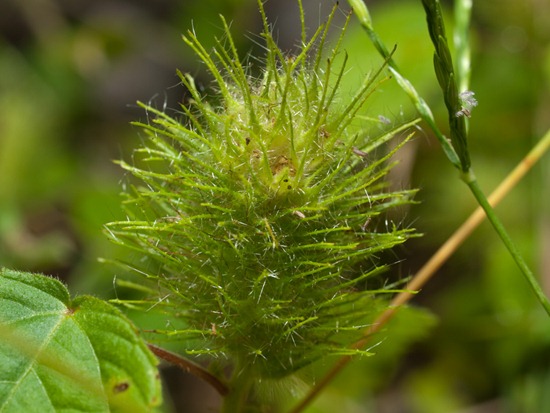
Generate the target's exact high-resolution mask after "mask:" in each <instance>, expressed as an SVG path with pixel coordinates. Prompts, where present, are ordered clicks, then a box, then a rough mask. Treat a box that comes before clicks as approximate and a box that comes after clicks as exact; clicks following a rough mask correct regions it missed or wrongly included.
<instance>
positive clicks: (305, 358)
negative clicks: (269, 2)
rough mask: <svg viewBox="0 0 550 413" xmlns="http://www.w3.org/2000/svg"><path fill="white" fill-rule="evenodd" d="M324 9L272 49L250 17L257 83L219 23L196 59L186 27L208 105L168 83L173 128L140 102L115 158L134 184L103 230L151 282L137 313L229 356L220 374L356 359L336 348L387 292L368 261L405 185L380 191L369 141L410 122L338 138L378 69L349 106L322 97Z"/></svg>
mask: <svg viewBox="0 0 550 413" xmlns="http://www.w3.org/2000/svg"><path fill="white" fill-rule="evenodd" d="M259 4H260V10H261V11H262V14H263V9H262V7H261V2H259ZM333 16H334V11H333V13H332V14H331V16H330V18H329V21H328V22H327V24H326V25H323V26H321V27H320V28H319V29H318V30H317V31H316V32H315V33H314V34H313V36H312V37H311V38H310V39H309V40H307V39H306V35H305V27H304V23H303V21H304V20H303V16H302V25H303V27H302V30H303V31H302V45H301V46H302V47H301V50H300V51H299V52H298V53H297V55H295V56H287V55H285V54H284V53H283V52H282V51H281V50H280V49H279V48H278V47H277V45H276V44H275V41H274V39H273V37H272V35H271V29H270V27H269V25H268V23H267V20H266V17H265V14H263V21H264V32H263V38H264V40H265V50H266V56H265V58H264V61H263V63H264V67H263V69H262V70H263V71H262V74H261V75H260V76H259V77H253V76H252V75H250V74H249V72H250V69H249V67H248V66H247V65H245V64H243V63H242V62H241V58H240V57H239V55H238V52H237V50H236V48H235V47H234V42H233V39H232V36H231V34H230V31H229V28H228V26H227V24H225V21H223V20H222V22H223V25H224V27H225V37H224V39H223V40H219V41H218V43H217V46H216V48H215V49H214V50H213V51H212V52H208V51H207V50H205V48H204V47H203V46H202V44H201V43H200V42H199V41H198V40H197V38H196V37H195V36H194V34H193V33H192V32H190V33H188V34H187V35H186V36H185V38H184V40H185V42H186V43H187V44H188V45H189V46H190V47H191V48H192V49H193V50H194V51H195V52H196V54H197V55H198V56H199V58H200V59H201V60H202V61H203V63H204V64H205V66H206V68H207V69H208V71H209V72H210V74H211V75H212V76H213V78H214V81H215V91H216V92H217V96H216V97H217V100H215V101H213V102H212V101H207V99H206V98H205V97H204V96H203V94H202V93H201V92H200V91H199V89H198V88H197V86H196V84H195V82H194V80H193V78H192V77H191V76H189V75H185V74H181V75H180V77H181V80H182V83H183V84H184V85H185V86H186V88H187V89H188V91H189V94H190V95H191V97H190V99H189V102H188V104H185V105H182V107H181V110H182V112H183V115H184V118H183V120H179V119H175V118H174V117H171V116H169V115H168V114H166V113H163V112H161V111H158V110H156V109H154V108H152V107H150V106H146V105H142V106H143V107H144V108H145V109H146V111H147V113H148V115H149V120H150V122H149V123H137V125H138V126H140V127H141V128H142V129H143V130H144V131H145V133H146V135H147V137H146V140H145V142H144V146H143V147H142V148H139V149H138V150H136V152H135V156H134V161H133V164H129V163H126V162H121V165H122V167H123V168H125V169H126V170H128V171H130V172H131V173H132V174H133V175H134V176H136V177H137V178H138V179H139V180H141V181H142V184H141V185H138V186H132V187H131V189H130V190H129V191H128V193H127V194H126V200H125V205H126V208H127V216H128V217H127V220H125V221H121V222H113V223H111V224H109V225H108V226H107V227H106V228H107V232H108V234H109V236H110V237H111V238H112V239H113V241H114V242H116V243H119V244H122V245H125V246H128V247H130V248H132V249H134V250H136V251H137V252H138V253H139V254H140V256H144V257H147V258H148V260H147V261H143V260H142V262H141V263H140V264H139V265H138V264H134V263H132V264H130V268H133V269H135V270H137V272H139V273H141V274H143V275H145V277H146V278H149V279H151V280H152V281H153V282H154V284H155V289H158V293H157V294H158V295H156V296H151V297H150V298H149V300H146V301H144V302H143V304H144V305H146V306H151V305H153V304H154V305H156V306H157V307H158V308H162V309H163V310H164V311H165V312H166V313H167V314H169V316H170V317H171V319H172V320H180V321H182V322H183V324H184V326H185V328H183V329H181V330H179V331H177V330H169V331H165V333H166V334H169V335H171V336H174V335H177V336H178V337H179V339H180V340H181V343H182V344H183V345H184V346H186V348H187V352H188V353H189V354H209V355H211V356H214V357H222V356H225V357H229V359H230V362H231V364H233V366H236V367H235V377H238V376H240V377H241V379H242V377H247V379H248V380H249V381H253V380H257V381H259V380H261V379H262V378H263V379H269V378H282V377H285V376H288V375H289V374H292V373H295V372H297V371H298V370H299V369H301V368H303V367H304V366H307V365H309V364H310V363H312V362H313V361H315V360H317V359H319V358H321V357H326V356H330V355H342V354H348V353H350V352H352V353H353V354H355V353H357V354H360V353H364V354H368V353H367V352H362V351H359V350H353V351H352V350H349V349H348V346H349V345H350V344H351V343H353V342H354V341H355V340H357V339H358V338H360V337H361V334H362V333H361V326H365V325H366V324H368V322H369V321H370V320H371V319H372V317H373V316H374V315H375V314H376V313H378V311H379V310H380V309H381V308H383V307H384V305H386V304H385V303H384V300H383V299H381V298H378V296H379V295H383V294H384V293H388V292H391V291H392V290H391V287H385V285H384V280H383V279H381V278H380V277H379V276H380V275H381V274H383V273H384V271H385V270H386V269H387V265H386V264H385V263H384V262H382V261H380V260H379V255H380V254H381V253H382V252H383V251H385V250H388V249H390V248H392V247H394V246H395V245H399V244H401V243H403V242H404V241H405V240H406V239H407V238H409V237H410V236H411V235H412V234H413V233H412V230H411V229H407V228H399V227H398V226H397V225H396V224H394V223H393V222H391V221H390V220H389V219H387V216H385V213H386V211H388V210H389V209H392V208H394V207H397V206H400V205H404V204H407V203H410V202H411V197H412V195H413V194H414V191H410V190H403V191H396V192H392V191H389V190H388V188H387V185H386V183H385V182H384V180H383V178H384V176H385V174H386V173H387V172H388V170H389V169H390V168H391V166H392V162H391V161H390V157H391V155H392V154H393V152H394V151H395V150H397V149H398V148H399V147H400V145H397V146H396V149H394V150H393V151H391V152H389V153H386V152H384V150H383V144H384V143H385V142H387V141H388V140H389V139H390V138H391V137H393V136H394V135H395V134H398V133H400V132H402V131H404V130H406V129H407V128H410V127H411V126H413V125H414V124H415V122H410V123H408V124H404V125H401V126H398V127H395V128H394V129H392V130H389V131H387V132H386V133H383V134H382V135H381V136H378V137H376V138H373V137H369V135H368V133H367V131H361V132H360V133H353V134H352V133H350V128H349V126H350V125H351V124H352V123H353V122H356V119H355V115H356V113H357V111H358V110H359V109H360V108H361V107H362V106H363V105H364V103H365V102H366V100H367V98H368V97H369V96H370V94H371V93H372V90H373V88H374V87H375V86H376V82H377V80H376V79H377V77H378V75H379V74H380V72H381V71H382V69H380V70H379V71H378V72H377V73H375V74H373V75H371V76H369V77H368V78H367V79H366V80H365V82H364V84H363V86H361V87H360V88H359V89H358V90H357V92H356V94H355V96H353V97H352V98H351V100H350V101H349V102H345V101H344V99H343V98H342V97H340V96H338V86H339V82H340V80H341V78H342V76H343V73H344V71H345V65H343V66H342V67H341V68H340V69H338V70H337V71H335V70H333V67H332V65H333V62H334V60H335V58H336V56H337V55H338V54H339V53H341V52H340V51H339V48H338V44H337V45H336V47H334V49H332V51H331V52H330V53H329V54H328V57H326V58H325V57H324V54H323V53H325V42H326V39H327V33H328V28H329V26H330V20H331V19H332V17H333ZM343 33H344V31H342V36H343ZM341 38H342V37H340V38H339V39H338V43H339V42H340V41H341ZM405 141H406V140H405ZM240 385H241V386H242V387H246V386H247V385H246V384H243V383H241V384H240Z"/></svg>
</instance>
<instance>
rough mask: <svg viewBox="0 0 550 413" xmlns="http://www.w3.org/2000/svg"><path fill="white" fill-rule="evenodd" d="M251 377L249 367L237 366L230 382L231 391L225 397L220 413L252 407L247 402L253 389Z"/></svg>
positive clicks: (240, 411) (236, 412) (239, 412)
mask: <svg viewBox="0 0 550 413" xmlns="http://www.w3.org/2000/svg"><path fill="white" fill-rule="evenodd" d="M251 377H252V376H251V375H250V374H249V373H248V371H247V369H242V368H239V366H237V367H235V370H234V371H233V376H232V377H231V381H230V382H229V392H228V393H227V395H226V396H225V397H224V399H223V404H222V407H221V411H220V413H242V412H244V411H245V410H244V409H245V407H247V406H248V407H250V406H249V405H248V404H247V402H249V400H248V398H249V397H248V396H249V394H250V390H251V389H252V380H251Z"/></svg>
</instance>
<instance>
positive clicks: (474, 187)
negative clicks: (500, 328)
mask: <svg viewBox="0 0 550 413" xmlns="http://www.w3.org/2000/svg"><path fill="white" fill-rule="evenodd" d="M462 179H463V180H464V182H466V184H467V185H468V187H469V188H470V190H471V191H472V194H473V195H474V197H475V198H476V200H477V202H478V203H479V205H480V206H481V207H482V208H483V210H484V211H485V214H486V215H487V219H488V220H489V222H491V225H492V226H493V228H494V229H495V231H496V232H497V234H498V235H499V237H500V239H501V240H502V242H503V243H504V245H505V246H506V248H507V249H508V252H509V253H510V255H511V256H512V258H513V259H514V261H515V262H516V264H517V266H518V267H519V269H520V270H521V272H522V274H523V275H524V277H525V279H526V280H527V282H528V283H529V285H530V286H531V289H532V290H533V292H534V293H535V295H536V296H537V299H538V300H539V302H540V303H541V304H542V306H543V307H544V309H545V310H546V312H547V313H548V315H549V316H550V301H549V300H548V297H546V295H545V294H544V292H543V291H542V288H541V287H540V285H539V283H538V281H537V279H536V278H535V275H534V274H533V272H532V271H531V269H530V268H529V266H528V265H527V263H526V262H525V260H524V259H523V256H522V255H521V253H520V252H519V250H518V248H517V247H516V245H515V244H514V242H513V241H512V238H510V235H508V232H507V231H506V230H505V229H504V225H502V222H501V221H500V219H499V218H498V217H497V215H496V214H495V211H494V209H493V207H492V206H491V204H490V203H489V201H488V200H487V197H486V196H485V194H484V193H483V191H482V190H481V188H480V187H479V184H478V182H477V179H476V177H475V175H474V173H473V171H472V170H471V169H470V170H469V171H468V172H466V173H464V174H463V175H462Z"/></svg>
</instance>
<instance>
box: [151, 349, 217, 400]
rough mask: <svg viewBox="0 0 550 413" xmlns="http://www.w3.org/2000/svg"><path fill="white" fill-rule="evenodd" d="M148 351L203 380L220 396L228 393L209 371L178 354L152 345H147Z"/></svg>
mask: <svg viewBox="0 0 550 413" xmlns="http://www.w3.org/2000/svg"><path fill="white" fill-rule="evenodd" d="M147 346H148V347H149V350H151V351H152V352H153V354H155V355H156V356H157V357H159V358H161V359H163V360H165V361H167V362H169V363H171V364H174V365H175V366H178V367H179V368H180V369H182V370H184V371H186V372H188V373H191V374H193V375H194V376H196V377H199V378H200V379H202V380H204V381H205V382H207V383H208V384H210V385H211V386H212V387H214V388H215V389H216V390H217V391H218V393H219V394H220V395H222V396H225V395H226V394H227V393H228V389H227V386H226V385H225V384H224V383H223V382H222V381H221V380H220V379H218V378H217V377H216V376H214V375H212V374H211V373H210V372H209V371H207V370H205V369H204V368H202V367H201V366H199V365H198V364H195V363H193V362H192V361H190V360H187V359H186V358H183V357H181V356H180V355H179V354H175V353H172V352H171V351H168V350H165V349H163V348H161V347H158V346H155V345H154V344H150V343H149V344H147Z"/></svg>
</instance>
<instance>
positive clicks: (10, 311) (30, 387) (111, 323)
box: [0, 269, 161, 413]
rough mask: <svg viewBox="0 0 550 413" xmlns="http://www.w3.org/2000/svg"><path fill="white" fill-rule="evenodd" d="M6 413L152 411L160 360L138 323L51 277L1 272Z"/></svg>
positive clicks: (0, 375) (2, 403)
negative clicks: (74, 292) (73, 292)
mask: <svg viewBox="0 0 550 413" xmlns="http://www.w3.org/2000/svg"><path fill="white" fill-rule="evenodd" d="M0 337H1V338H0V412H2V413H11V412H13V413H19V412H31V413H32V412H41V413H42V412H44V413H48V412H75V413H76V412H94V413H99V412H149V411H151V410H152V409H153V407H154V406H156V405H158V404H159V403H160V401H161V396H160V382H159V379H158V371H157V368H156V365H157V361H156V359H155V357H154V356H153V354H152V353H151V352H150V351H149V350H148V348H147V346H146V344H145V343H144V342H143V340H142V339H141V338H140V337H139V336H138V334H137V332H136V330H135V328H134V327H133V325H132V324H131V323H130V322H129V321H128V320H127V319H126V318H125V317H124V316H123V315H122V313H121V312H120V311H119V310H117V309H116V308H115V307H113V306H112V305H110V304H108V303H106V302H104V301H101V300H99V299H97V298H94V297H89V296H81V297H78V298H76V299H75V300H72V301H71V299H70V296H69V292H68V291H67V289H66V288H65V286H64V285H63V284H62V283H61V282H59V281H57V280H55V279H52V278H48V277H45V276H42V275H38V274H29V273H22V272H16V271H11V270H7V269H2V270H0Z"/></svg>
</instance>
